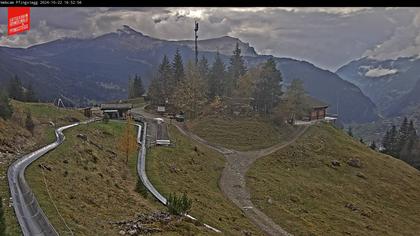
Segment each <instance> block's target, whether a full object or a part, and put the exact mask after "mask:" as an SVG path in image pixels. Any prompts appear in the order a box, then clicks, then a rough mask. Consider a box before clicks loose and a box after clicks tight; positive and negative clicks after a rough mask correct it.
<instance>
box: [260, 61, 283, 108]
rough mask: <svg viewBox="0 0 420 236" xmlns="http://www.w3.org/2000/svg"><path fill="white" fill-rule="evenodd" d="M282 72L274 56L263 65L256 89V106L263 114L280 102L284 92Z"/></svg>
mask: <svg viewBox="0 0 420 236" xmlns="http://www.w3.org/2000/svg"><path fill="white" fill-rule="evenodd" d="M282 81H283V79H282V77H281V73H280V71H279V70H277V68H276V62H275V61H274V59H273V58H270V59H268V60H267V62H266V63H264V64H263V65H262V67H261V73H260V75H259V78H258V80H257V81H256V85H255V90H254V94H253V97H254V103H255V104H254V106H255V107H256V109H257V111H258V112H260V113H262V114H270V113H271V112H272V111H273V110H274V108H275V107H276V106H277V105H278V104H279V102H280V97H281V95H282V94H283V92H282V90H281V88H282V84H281V82H282Z"/></svg>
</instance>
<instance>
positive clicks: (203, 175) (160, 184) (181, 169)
mask: <svg viewBox="0 0 420 236" xmlns="http://www.w3.org/2000/svg"><path fill="white" fill-rule="evenodd" d="M169 132H170V136H171V140H172V141H173V142H174V143H175V147H157V148H153V149H151V151H150V152H149V153H148V158H147V163H146V168H147V173H148V176H149V178H150V180H151V182H152V183H153V184H154V185H155V187H156V188H157V190H158V191H159V192H161V193H162V194H163V195H165V196H168V195H169V193H186V194H187V195H188V196H189V197H190V198H192V199H193V205H192V210H191V215H192V216H194V217H197V218H198V219H199V220H200V221H201V222H204V223H207V224H209V225H211V226H213V227H215V228H217V229H220V230H221V231H222V232H223V234H224V235H243V234H244V233H246V232H249V233H252V235H255V234H257V235H261V234H262V233H261V232H260V231H259V229H258V228H256V227H255V226H254V225H253V224H252V223H251V222H250V221H249V220H248V219H247V218H246V216H245V215H244V214H243V213H242V212H241V210H240V209H239V208H237V207H236V206H235V205H234V204H233V203H232V202H230V201H229V200H228V199H226V198H225V197H224V195H223V193H222V192H221V190H220V189H219V187H218V181H219V178H220V176H221V173H222V170H223V168H224V165H225V161H224V158H223V156H222V155H220V154H218V153H216V152H214V151H212V150H210V149H208V148H206V147H204V146H203V145H201V144H198V143H196V142H195V141H192V140H190V139H188V138H187V137H185V136H184V135H182V134H181V133H180V132H179V131H178V130H177V129H176V128H175V127H173V126H169Z"/></svg>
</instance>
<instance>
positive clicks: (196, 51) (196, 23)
mask: <svg viewBox="0 0 420 236" xmlns="http://www.w3.org/2000/svg"><path fill="white" fill-rule="evenodd" d="M194 32H195V64H196V65H197V64H198V48H197V39H198V35H197V32H198V22H197V21H195V28H194Z"/></svg>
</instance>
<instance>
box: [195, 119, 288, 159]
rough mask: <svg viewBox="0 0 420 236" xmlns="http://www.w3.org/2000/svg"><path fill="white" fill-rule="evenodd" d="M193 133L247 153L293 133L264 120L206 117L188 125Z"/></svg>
mask: <svg viewBox="0 0 420 236" xmlns="http://www.w3.org/2000/svg"><path fill="white" fill-rule="evenodd" d="M188 127H189V128H190V129H191V131H192V132H193V133H195V134H197V135H198V136H200V137H201V138H203V139H205V140H207V141H209V142H211V143H216V144H219V145H221V146H224V147H227V148H232V149H235V150H241V151H247V150H255V149H262V148H267V147H270V146H272V145H274V144H276V143H278V142H279V141H281V140H284V139H285V135H287V134H289V133H290V132H291V131H292V129H293V128H292V127H289V126H285V127H282V128H281V129H280V128H279V127H277V126H275V125H274V124H272V123H271V122H269V121H266V120H262V119H251V118H249V119H247V118H238V119H226V118H217V117H204V118H200V119H199V120H196V121H193V122H192V123H189V124H188Z"/></svg>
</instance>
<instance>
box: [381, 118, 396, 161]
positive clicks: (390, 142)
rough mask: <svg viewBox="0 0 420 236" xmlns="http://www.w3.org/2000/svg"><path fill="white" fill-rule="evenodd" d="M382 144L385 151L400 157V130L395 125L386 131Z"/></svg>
mask: <svg viewBox="0 0 420 236" xmlns="http://www.w3.org/2000/svg"><path fill="white" fill-rule="evenodd" d="M382 146H383V147H384V149H383V151H382V152H383V153H385V154H388V155H391V156H393V157H396V158H399V152H398V146H399V142H398V131H397V127H396V126H395V125H392V126H391V128H390V129H389V130H387V132H386V133H385V136H384V138H383V139H382Z"/></svg>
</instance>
